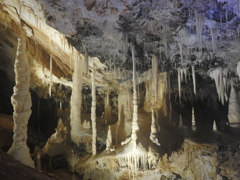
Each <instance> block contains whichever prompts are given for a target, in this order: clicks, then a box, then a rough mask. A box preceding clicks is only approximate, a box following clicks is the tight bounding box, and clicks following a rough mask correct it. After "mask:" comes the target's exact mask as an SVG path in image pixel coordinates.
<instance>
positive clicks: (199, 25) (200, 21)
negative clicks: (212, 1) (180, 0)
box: [194, 9, 204, 52]
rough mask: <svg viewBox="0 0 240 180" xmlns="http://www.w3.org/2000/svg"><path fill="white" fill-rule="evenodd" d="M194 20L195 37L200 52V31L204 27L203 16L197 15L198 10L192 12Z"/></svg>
mask: <svg viewBox="0 0 240 180" xmlns="http://www.w3.org/2000/svg"><path fill="white" fill-rule="evenodd" d="M194 13H195V19H196V29H197V37H198V42H199V49H200V51H201V52H202V30H203V25H204V15H202V14H199V13H198V9H195V10H194Z"/></svg>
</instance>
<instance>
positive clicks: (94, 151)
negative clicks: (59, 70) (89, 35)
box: [91, 62, 97, 155]
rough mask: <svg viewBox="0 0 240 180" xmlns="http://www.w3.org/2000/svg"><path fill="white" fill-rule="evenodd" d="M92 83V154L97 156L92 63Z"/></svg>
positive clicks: (94, 87) (94, 89)
mask: <svg viewBox="0 0 240 180" xmlns="http://www.w3.org/2000/svg"><path fill="white" fill-rule="evenodd" d="M91 75H92V76H91V81H92V107H91V120H92V154H93V155H95V154H97V125H96V104H97V103H96V86H95V70H94V62H93V69H92V74H91Z"/></svg>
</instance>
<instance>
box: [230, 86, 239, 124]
mask: <svg viewBox="0 0 240 180" xmlns="http://www.w3.org/2000/svg"><path fill="white" fill-rule="evenodd" d="M228 120H229V123H240V105H239V98H238V95H237V93H236V90H235V88H234V86H232V87H231V93H230V97H229V105H228Z"/></svg>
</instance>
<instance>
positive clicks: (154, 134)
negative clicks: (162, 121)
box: [150, 109, 161, 146]
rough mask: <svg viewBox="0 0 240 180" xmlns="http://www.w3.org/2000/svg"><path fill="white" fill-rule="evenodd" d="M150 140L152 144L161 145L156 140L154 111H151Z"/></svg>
mask: <svg viewBox="0 0 240 180" xmlns="http://www.w3.org/2000/svg"><path fill="white" fill-rule="evenodd" d="M150 139H151V141H152V142H153V143H155V144H157V145H158V146H160V145H161V144H160V143H159V142H158V139H157V128H156V119H155V113H154V110H153V109H152V123H151V133H150Z"/></svg>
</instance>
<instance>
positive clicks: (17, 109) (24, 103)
mask: <svg viewBox="0 0 240 180" xmlns="http://www.w3.org/2000/svg"><path fill="white" fill-rule="evenodd" d="M25 52H26V36H25V35H24V34H21V35H20V36H19V38H18V46H17V54H16V59H15V65H14V71H15V81H16V84H15V86H14V88H13V91H14V92H13V95H12V97H11V101H12V105H13V109H14V112H13V121H14V128H13V133H14V135H13V144H12V147H11V148H10V149H9V151H8V154H10V155H11V156H13V157H14V158H15V159H16V160H18V161H20V162H22V163H23V164H25V165H28V166H30V167H34V162H33V160H32V158H31V156H30V153H29V148H28V147H27V124H28V120H29V117H30V115H31V113H32V111H31V106H32V101H31V95H30V93H29V87H30V67H29V63H28V59H27V57H26V56H25Z"/></svg>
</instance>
